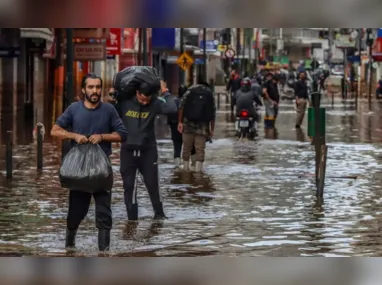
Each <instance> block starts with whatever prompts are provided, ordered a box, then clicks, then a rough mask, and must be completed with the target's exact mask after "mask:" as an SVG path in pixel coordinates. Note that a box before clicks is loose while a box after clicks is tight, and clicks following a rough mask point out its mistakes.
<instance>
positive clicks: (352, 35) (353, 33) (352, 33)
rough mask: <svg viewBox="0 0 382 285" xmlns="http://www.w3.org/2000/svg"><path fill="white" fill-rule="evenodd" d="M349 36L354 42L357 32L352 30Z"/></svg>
mask: <svg viewBox="0 0 382 285" xmlns="http://www.w3.org/2000/svg"><path fill="white" fill-rule="evenodd" d="M350 36H351V37H352V39H353V40H355V39H356V38H357V37H358V32H357V30H354V31H352V32H351V34H350Z"/></svg>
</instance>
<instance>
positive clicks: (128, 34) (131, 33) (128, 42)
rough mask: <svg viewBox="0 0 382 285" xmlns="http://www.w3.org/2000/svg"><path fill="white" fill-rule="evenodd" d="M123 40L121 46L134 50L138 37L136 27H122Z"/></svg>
mask: <svg viewBox="0 0 382 285" xmlns="http://www.w3.org/2000/svg"><path fill="white" fill-rule="evenodd" d="M124 34H125V37H124V38H125V40H124V45H123V47H124V48H125V49H128V50H130V51H133V50H135V46H136V41H137V39H138V37H137V36H138V29H137V28H125V29H124Z"/></svg>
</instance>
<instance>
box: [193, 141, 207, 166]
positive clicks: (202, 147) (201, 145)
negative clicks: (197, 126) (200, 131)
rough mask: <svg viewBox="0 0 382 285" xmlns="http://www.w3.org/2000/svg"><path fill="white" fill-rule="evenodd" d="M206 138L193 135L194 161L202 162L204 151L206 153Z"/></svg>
mask: <svg viewBox="0 0 382 285" xmlns="http://www.w3.org/2000/svg"><path fill="white" fill-rule="evenodd" d="M206 140H207V138H206V136H203V135H195V139H194V142H195V143H194V144H195V152H196V153H195V161H199V162H204V157H205V151H206Z"/></svg>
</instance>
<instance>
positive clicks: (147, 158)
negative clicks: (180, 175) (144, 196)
mask: <svg viewBox="0 0 382 285" xmlns="http://www.w3.org/2000/svg"><path fill="white" fill-rule="evenodd" d="M139 172H140V173H141V174H142V176H143V181H144V183H145V185H146V188H147V191H148V192H149V196H150V200H151V204H152V206H153V210H154V214H155V217H158V216H161V217H165V216H164V212H163V205H162V200H161V195H160V192H159V191H160V189H159V173H158V149H157V147H156V146H154V147H151V148H149V149H147V150H144V151H142V152H141V153H140V157H139Z"/></svg>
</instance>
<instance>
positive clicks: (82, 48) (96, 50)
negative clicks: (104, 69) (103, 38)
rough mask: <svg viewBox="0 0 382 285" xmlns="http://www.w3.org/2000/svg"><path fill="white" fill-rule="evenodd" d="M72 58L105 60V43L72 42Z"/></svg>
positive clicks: (77, 59)
mask: <svg viewBox="0 0 382 285" xmlns="http://www.w3.org/2000/svg"><path fill="white" fill-rule="evenodd" d="M73 50H74V60H76V61H87V60H90V61H91V60H105V58H106V44H105V43H103V44H89V43H74V48H73Z"/></svg>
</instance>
